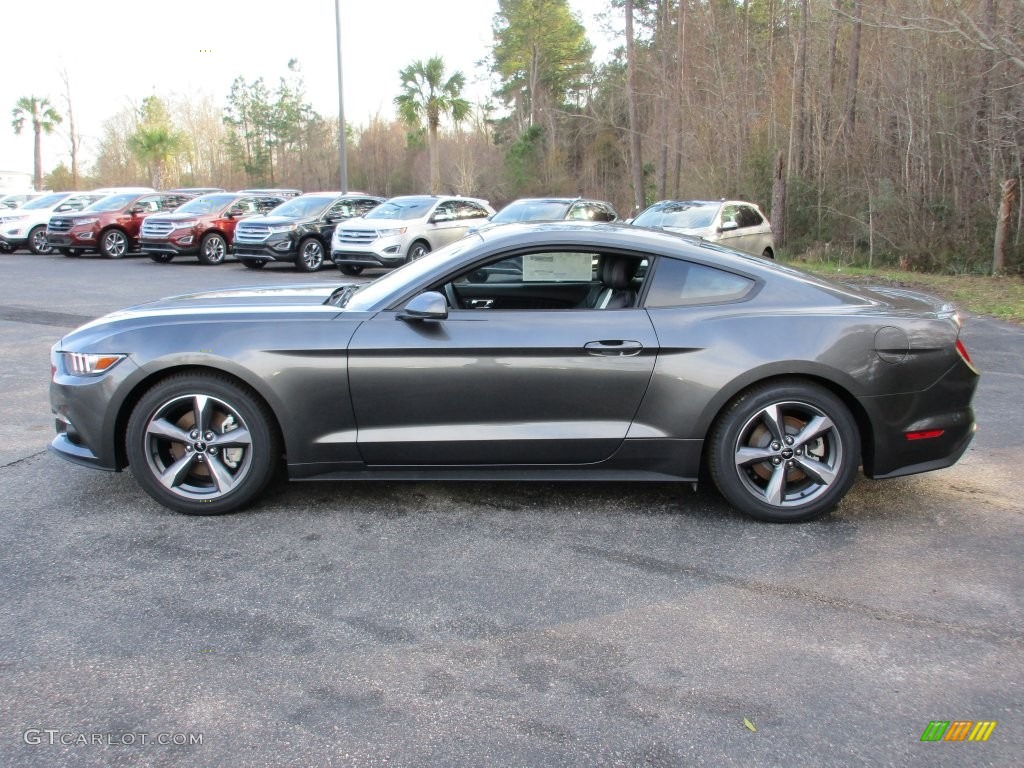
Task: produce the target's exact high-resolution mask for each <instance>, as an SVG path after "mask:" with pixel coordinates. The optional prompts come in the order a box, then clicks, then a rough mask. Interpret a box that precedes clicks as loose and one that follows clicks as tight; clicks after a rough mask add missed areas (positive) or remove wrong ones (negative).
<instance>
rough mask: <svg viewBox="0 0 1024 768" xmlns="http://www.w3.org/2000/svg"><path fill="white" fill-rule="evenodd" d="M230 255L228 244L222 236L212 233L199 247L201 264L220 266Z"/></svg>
mask: <svg viewBox="0 0 1024 768" xmlns="http://www.w3.org/2000/svg"><path fill="white" fill-rule="evenodd" d="M227 253H228V244H227V241H226V240H224V237H223V236H222V235H219V234H217V233H216V232H211V233H210V234H208V235H207V236H206V237H204V238H203V242H202V244H201V245H200V246H199V263H200V264H211V265H212V264H220V263H222V262H223V261H224V257H225V256H227Z"/></svg>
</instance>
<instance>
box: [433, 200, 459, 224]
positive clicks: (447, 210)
mask: <svg viewBox="0 0 1024 768" xmlns="http://www.w3.org/2000/svg"><path fill="white" fill-rule="evenodd" d="M430 218H431V219H432V220H434V221H451V220H452V219H454V218H455V203H454V202H447V203H441V204H440V205H439V206H437V208H436V209H434V215H433V216H431V217H430Z"/></svg>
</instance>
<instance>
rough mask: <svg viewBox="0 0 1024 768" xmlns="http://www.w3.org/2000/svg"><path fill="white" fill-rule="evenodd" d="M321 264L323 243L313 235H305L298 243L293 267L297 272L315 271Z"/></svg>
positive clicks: (322, 262) (322, 263) (322, 260)
mask: <svg viewBox="0 0 1024 768" xmlns="http://www.w3.org/2000/svg"><path fill="white" fill-rule="evenodd" d="M323 265H324V244H323V243H321V242H320V241H319V240H317V239H316V238H315V237H307V238H306V239H305V240H303V241H302V242H301V243H299V254H298V256H296V258H295V269H297V270H298V271H299V272H316V271H317V270H318V269H320V267H322V266H323Z"/></svg>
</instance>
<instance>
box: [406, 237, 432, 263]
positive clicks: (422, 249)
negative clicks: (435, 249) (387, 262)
mask: <svg viewBox="0 0 1024 768" xmlns="http://www.w3.org/2000/svg"><path fill="white" fill-rule="evenodd" d="M428 253H430V246H429V245H427V244H426V243H425V242H423V241H422V240H417V241H416V242H415V243H413V244H412V245H411V246H409V253H408V255H407V256H406V257H405V260H406V261H416V259H422V258H423V257H424V256H426V255H427V254H428Z"/></svg>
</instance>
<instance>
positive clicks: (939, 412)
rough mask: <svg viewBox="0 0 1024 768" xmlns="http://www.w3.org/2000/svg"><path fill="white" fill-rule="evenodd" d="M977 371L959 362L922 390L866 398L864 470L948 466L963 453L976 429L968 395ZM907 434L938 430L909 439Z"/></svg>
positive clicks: (908, 471) (889, 472)
mask: <svg viewBox="0 0 1024 768" xmlns="http://www.w3.org/2000/svg"><path fill="white" fill-rule="evenodd" d="M978 379H979V376H978V373H977V371H975V370H974V369H973V368H971V367H970V366H968V365H967V364H966V363H964V362H963V361H957V362H956V363H955V364H954V365H953V367H952V368H950V369H949V370H948V371H947V372H946V373H945V374H944V375H943V376H942V377H941V378H940V379H939V380H938V381H937V382H936V383H935V384H933V385H932V386H931V387H929V388H928V389H926V390H924V391H922V392H914V393H908V394H900V395H886V396H884V397H875V398H864V399H863V400H862V401H861V402H862V404H863V405H864V407H865V409H866V410H867V411H868V415H869V418H870V420H871V423H872V432H873V435H872V440H871V441H869V442H868V443H867V444H866V445H865V457H864V474H866V475H867V476H868V477H872V478H876V479H882V478H888V477H902V476H904V475H913V474H917V473H919V472H928V471H931V470H934V469H943V468H945V467H950V466H952V465H953V464H955V463H956V462H957V461H959V459H960V457H961V456H963V454H964V452H965V451H966V450H967V448H968V446H970V444H971V440H973V439H974V433H975V431H976V429H977V427H976V425H975V422H974V410H973V409H972V408H971V399H972V398H973V396H974V390H975V389H976V388H977V386H978ZM908 433H916V434H917V435H919V436H920V435H921V434H922V433H936V434H935V436H928V437H924V438H923V439H908V437H907V435H908Z"/></svg>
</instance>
